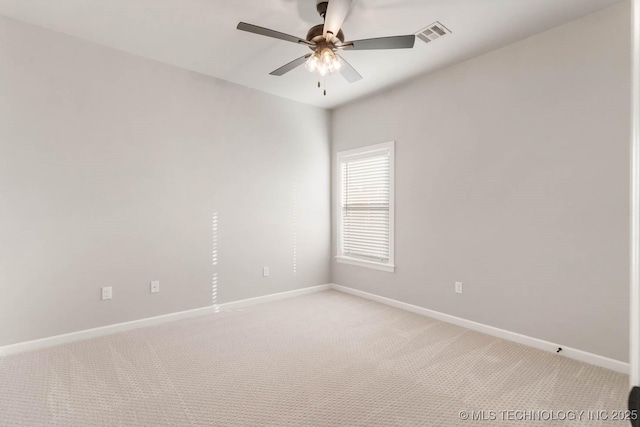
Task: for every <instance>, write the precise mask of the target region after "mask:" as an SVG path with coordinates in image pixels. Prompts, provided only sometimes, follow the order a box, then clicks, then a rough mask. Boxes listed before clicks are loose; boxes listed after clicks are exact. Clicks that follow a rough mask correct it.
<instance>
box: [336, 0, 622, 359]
mask: <svg viewBox="0 0 640 427" xmlns="http://www.w3.org/2000/svg"><path fill="white" fill-rule="evenodd" d="M453 36H455V33H454V35H453ZM628 39H629V4H628V3H627V2H625V3H622V4H620V5H618V6H614V7H613V8H610V9H606V10H604V11H601V12H598V13H596V14H594V15H591V16H588V17H585V18H583V19H580V20H578V21H574V22H572V23H569V24H567V25H564V26H562V27H559V28H556V29H554V30H551V31H549V32H546V33H543V34H540V35H537V36H535V37H532V38H530V39H527V40H524V41H522V42H519V43H516V44H513V45H511V46H508V47H506V48H503V49H500V50H498V51H494V52H491V53H489V54H486V55H483V56H481V57H477V58H474V59H472V60H469V61H467V62H464V63H461V64H458V65H456V66H454V67H450V68H448V69H444V70H441V71H439V72H436V73H433V74H430V75H427V76H424V77H421V78H419V79H417V80H415V81H412V82H410V83H408V84H406V85H403V86H401V87H397V88H395V89H393V90H391V91H389V92H386V93H382V94H379V95H377V96H374V97H371V98H368V99H364V100H361V101H359V102H356V103H353V104H350V105H348V106H344V107H342V108H338V109H337V110H335V111H334V112H333V135H332V142H333V154H334V156H335V152H336V151H340V150H344V149H349V148H354V147H359V146H363V145H368V144H374V143H379V142H384V141H388V140H396V240H395V243H396V264H397V266H398V267H397V269H396V272H395V273H393V274H390V273H385V272H380V271H375V270H370V269H365V268H361V267H355V266H350V265H344V264H336V263H335V262H333V263H332V281H333V282H334V283H337V284H340V285H344V286H349V287H353V288H356V289H360V290H363V291H367V292H371V293H374V294H378V295H382V296H385V297H389V298H394V299H397V300H400V301H404V302H408V303H411V304H415V305H419V306H423V307H427V308H430V309H433V310H437V311H440V312H444V313H448V314H451V315H454V316H459V317H462V318H466V319H470V320H473V321H476V322H480V323H484V324H487V325H491V326H495V327H498V328H503V329H507V330H510V331H514V332H518V333H521V334H525V335H529V336H533V337H536V338H540V339H544V340H549V341H552V342H557V343H560V344H563V345H566V346H570V347H575V348H578V349H582V350H585V351H588V352H592V353H596V354H599V355H603V356H607V357H611V358H614V359H618V360H625V361H626V360H627V359H628V303H627V296H628V261H627V258H628V247H629V245H628V237H627V235H628V232H629V227H628V222H629V215H628V210H629V203H628V189H629V187H628V173H629V166H628V165H629V160H628V159H629V132H628V129H629V90H630V83H629V79H630V74H629V66H630V65H629V58H628V57H629V42H628ZM442 43H446V41H444V40H443V41H442ZM334 207H335V206H334ZM334 241H335V235H334ZM332 252H333V254H334V255H335V248H333V250H332ZM454 281H462V282H463V283H464V294H463V295H457V294H455V293H454V291H453V287H454Z"/></svg>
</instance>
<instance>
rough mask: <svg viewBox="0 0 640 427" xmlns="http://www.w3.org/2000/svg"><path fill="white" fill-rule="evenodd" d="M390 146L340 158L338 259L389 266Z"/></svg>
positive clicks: (390, 256) (378, 147) (390, 208)
mask: <svg viewBox="0 0 640 427" xmlns="http://www.w3.org/2000/svg"><path fill="white" fill-rule="evenodd" d="M392 149H393V147H392V145H391V146H390V145H388V144H381V145H380V146H374V147H371V149H370V150H367V149H366V147H365V149H362V150H353V151H355V152H353V151H352V152H350V153H349V154H345V155H343V156H340V162H339V163H340V195H341V200H340V203H341V212H340V215H341V218H340V225H341V230H340V242H341V248H340V252H341V253H340V255H342V256H346V257H353V258H359V259H364V260H370V261H374V262H379V263H385V264H388V263H390V260H391V258H392V254H391V236H392V222H391V220H392V198H391V192H392V179H391V170H392V165H391V161H392Z"/></svg>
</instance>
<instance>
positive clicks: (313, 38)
mask: <svg viewBox="0 0 640 427" xmlns="http://www.w3.org/2000/svg"><path fill="white" fill-rule="evenodd" d="M323 32H324V25H323V24H320V25H316V26H314V27H311V29H310V30H309V32H308V33H307V40H308V41H310V42H314V43H316V44H319V43H322V41H324V40H325V38H324V36H323V35H322V34H323ZM336 38H337V39H338V40H340V42H341V43H344V33H343V32H342V30H340V31H338V34H337V35H336ZM334 41H335V39H334ZM312 50H315V49H313V48H312Z"/></svg>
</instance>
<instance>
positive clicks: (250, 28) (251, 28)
mask: <svg viewBox="0 0 640 427" xmlns="http://www.w3.org/2000/svg"><path fill="white" fill-rule="evenodd" d="M237 29H238V30H241V31H247V32H249V33H254V34H259V35H261V36H267V37H273V38H274V39H280V40H284V41H287V42H291V43H299V44H304V45H307V46H315V43H311V42H309V41H307V40H305V39H301V38H300V37H296V36H291V35H289V34H285V33H281V32H279V31H274V30H270V29H268V28H263V27H258V26H257V25H252V24H247V23H246V22H240V23H239V24H238V27H237Z"/></svg>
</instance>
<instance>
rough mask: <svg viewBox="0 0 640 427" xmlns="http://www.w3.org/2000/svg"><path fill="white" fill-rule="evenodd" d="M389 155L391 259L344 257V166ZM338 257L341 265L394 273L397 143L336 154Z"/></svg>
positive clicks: (337, 259)
mask: <svg viewBox="0 0 640 427" xmlns="http://www.w3.org/2000/svg"><path fill="white" fill-rule="evenodd" d="M381 152H382V153H385V152H386V153H388V155H389V259H388V261H387V262H381V261H373V260H370V259H365V258H359V257H355V256H350V255H344V252H343V237H344V236H343V235H344V233H343V220H342V188H343V182H342V164H343V163H345V161H348V160H349V159H358V158H367V157H373V156H379V155H380V153H381ZM335 173H336V183H337V189H336V199H335V201H336V225H337V227H336V229H337V230H336V256H335V259H336V261H337V262H339V263H341V264H351V265H356V266H360V267H367V268H372V269H375V270H381V271H386V272H389V273H393V272H394V271H395V268H396V265H395V250H394V241H395V141H388V142H383V143H381V144H374V145H367V146H364V147H359V148H354V149H351V150H344V151H339V152H337V153H336V171H335Z"/></svg>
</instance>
